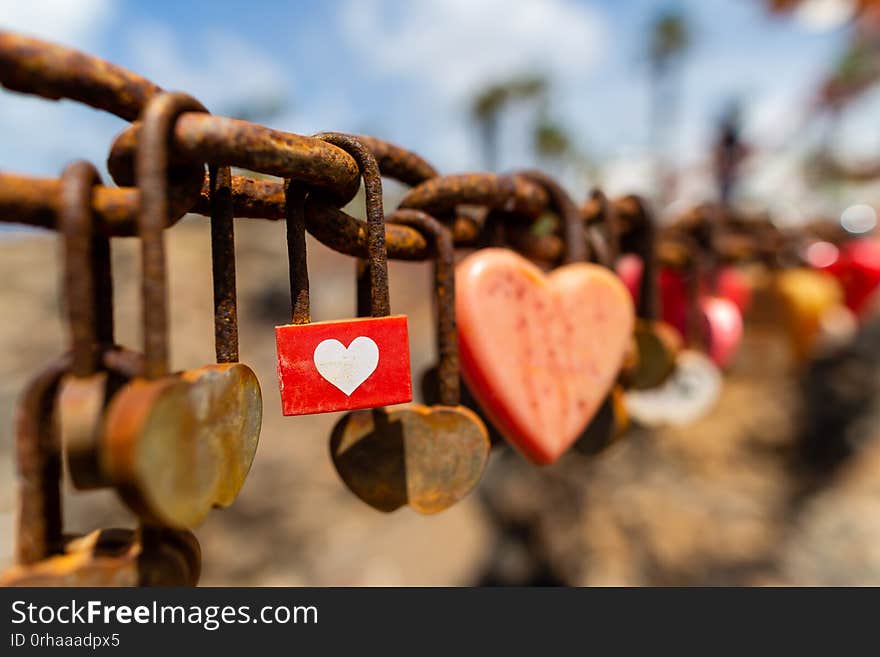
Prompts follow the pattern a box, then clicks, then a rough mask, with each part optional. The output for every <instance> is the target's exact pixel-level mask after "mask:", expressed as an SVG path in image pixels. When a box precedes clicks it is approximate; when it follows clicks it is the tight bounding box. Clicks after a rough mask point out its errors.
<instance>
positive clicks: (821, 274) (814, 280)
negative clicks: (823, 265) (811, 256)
mask: <svg viewBox="0 0 880 657" xmlns="http://www.w3.org/2000/svg"><path fill="white" fill-rule="evenodd" d="M774 290H775V293H776V296H777V298H778V299H779V300H780V301H781V302H782V303H781V306H782V311H783V317H784V321H785V328H786V333H787V335H788V340H789V343H790V344H791V349H792V353H793V354H794V357H795V360H796V361H797V362H800V363H802V362H804V361H806V360H807V359H808V358H809V357H810V356H812V355H813V354H814V351H815V348H816V346H817V344H819V343H821V342H822V340H823V338H824V336H825V335H826V334H828V333H829V332H833V331H834V330H835V328H836V327H839V326H841V325H844V326H850V327H853V328H854V327H855V326H856V324H857V319H856V318H855V317H854V315H853V313H852V311H851V310H849V308H847V307H846V306H845V305H844V291H843V287H842V286H841V284H840V282H839V281H838V279H836V278H835V277H834V276H832V275H831V274H829V273H827V272H825V271H821V270H816V269H808V268H806V267H796V268H792V269H786V270H784V271H782V272H779V274H777V275H776V279H775V282H774ZM829 329H830V331H829Z"/></svg>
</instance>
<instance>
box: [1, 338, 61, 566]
mask: <svg viewBox="0 0 880 657" xmlns="http://www.w3.org/2000/svg"><path fill="white" fill-rule="evenodd" d="M71 362H72V358H71V355H70V354H64V355H63V356H60V357H59V358H56V359H55V360H54V361H53V362H52V363H50V364H49V366H48V367H46V368H45V369H44V370H43V371H42V372H40V373H39V374H37V375H36V376H35V377H34V378H33V379H31V380H30V382H28V384H27V386H25V389H24V391H23V392H22V394H21V396H20V397H19V400H18V407H17V409H16V425H15V433H16V436H15V441H16V460H17V463H18V505H19V508H18V531H17V532H16V535H17V539H16V548H15V550H16V559H17V561H18V563H20V564H31V563H35V562H37V561H40V560H42V559H45V558H46V557H48V556H50V555H52V554H53V553H55V552H57V551H58V550H59V548H60V546H61V538H62V531H61V528H62V524H61V523H62V516H61V472H62V466H61V445H60V442H59V441H58V440H57V438H56V436H55V427H54V422H53V407H54V405H55V399H56V397H57V395H58V389H59V387H60V385H61V379H62V378H63V377H64V375H65V374H66V373H67V372H68V371H69V369H70V366H71Z"/></svg>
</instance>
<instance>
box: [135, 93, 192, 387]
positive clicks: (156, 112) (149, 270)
mask: <svg viewBox="0 0 880 657" xmlns="http://www.w3.org/2000/svg"><path fill="white" fill-rule="evenodd" d="M184 112H207V110H206V109H205V108H204V106H203V105H202V104H201V103H200V102H199V101H197V100H196V99H195V98H193V97H191V96H188V95H186V94H181V93H162V94H159V95H157V96H155V97H154V98H153V99H152V100H150V102H149V103H148V104H147V106H146V107H145V108H144V111H143V115H142V122H143V125H142V128H141V139H140V141H139V142H138V145H137V152H136V156H135V179H136V181H137V187H138V189H139V190H140V195H141V199H140V210H139V212H138V215H137V220H138V221H137V224H138V235H139V236H140V238H141V295H142V307H141V313H142V320H143V332H144V357H145V364H144V376H146V377H147V378H148V379H156V378H159V377H162V376H165V375H166V374H168V371H169V355H168V290H167V286H168V280H167V279H168V274H167V269H166V262H165V238H164V229H165V227H166V225H167V224H168V223H169V219H170V215H169V206H168V161H169V141H170V138H171V131H172V130H173V128H174V123H175V121H176V120H177V117H179V116H180V115H181V114H183V113H184Z"/></svg>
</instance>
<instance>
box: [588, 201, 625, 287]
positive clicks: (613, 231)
mask: <svg viewBox="0 0 880 657" xmlns="http://www.w3.org/2000/svg"><path fill="white" fill-rule="evenodd" d="M581 214H582V218H583V220H584V221H585V222H586V226H585V231H586V233H587V241H588V242H589V243H590V245H591V246H592V250H593V254H594V256H595V257H596V260H597V261H598V262H599V264H601V265H602V266H604V267H607V268H608V269H611V270H614V264H615V263H616V262H617V258H618V257H619V256H620V221H619V218H618V216H617V212H616V211H615V209H614V206H613V205H612V204H611V203H609V201H608V197H607V196H605V192H603V191H602V190H601V189H599V188H598V187H594V188H593V190H592V191H591V192H590V198H589V200H588V201H587V202H586V203H585V204H584V207H583V209H582V211H581ZM600 225H604V226H605V235H603V234H602V233H601V232H600V230H599V226H600Z"/></svg>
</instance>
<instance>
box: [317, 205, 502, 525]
mask: <svg viewBox="0 0 880 657" xmlns="http://www.w3.org/2000/svg"><path fill="white" fill-rule="evenodd" d="M390 221H393V222H395V223H401V224H406V225H409V226H412V227H414V228H416V229H418V230H419V231H420V232H421V233H422V234H423V235H425V237H426V238H427V239H428V241H429V242H430V243H431V244H432V245H433V249H434V253H435V258H436V260H435V267H434V273H435V281H434V296H435V299H436V301H437V351H438V357H439V364H438V367H437V369H436V372H437V377H438V384H439V385H438V388H439V390H438V392H439V400H438V401H439V403H438V404H436V405H431V406H424V405H422V404H408V405H406V406H400V407H397V408H389V409H385V408H377V409H373V410H372V411H355V412H352V413H349V414H347V415H346V416H344V417H343V418H342V419H341V420H340V421H339V422H338V423H337V424H336V426H335V427H334V429H333V434H332V436H331V440H330V455H331V457H332V459H333V464H334V465H335V466H336V470H337V472H338V473H339V475H340V477H341V478H342V480H343V481H344V482H345V484H346V485H347V486H348V487H349V488H350V489H351V490H352V492H354V493H355V494H356V495H357V496H358V497H359V498H361V499H362V500H363V501H364V502H366V503H367V504H369V505H370V506H372V507H374V508H376V509H379V510H381V511H393V510H395V509H397V508H399V507H400V506H402V505H404V504H408V505H409V506H410V507H411V508H413V509H415V510H416V511H418V512H420V513H426V514H431V513H437V512H439V511H443V510H444V509H446V508H448V507H450V506H451V505H453V504H455V503H456V502H458V501H459V500H460V499H462V498H463V497H465V496H466V495H467V494H468V493H469V492H470V491H471V490H472V489H473V488H474V486H475V485H476V484H477V482H478V481H479V479H480V476H481V475H482V473H483V469H484V468H485V466H486V461H487V459H488V455H489V447H490V445H489V439H488V435H487V431H486V427H485V425H484V424H483V422H482V420H480V418H479V417H478V416H477V414H476V413H474V412H473V411H472V410H470V409H469V408H465V407H464V406H461V405H460V379H459V364H458V337H457V333H456V323H455V264H454V258H455V254H454V250H453V244H452V235H451V233H450V231H449V229H448V228H446V227H445V226H443V225H442V224H440V223H439V222H438V221H437V220H435V219H434V218H432V217H431V216H429V215H427V214H425V213H423V212H421V211H419V210H398V211H397V212H395V213H394V214H393V215H391V217H390ZM360 273H361V274H362V275H361V276H359V277H358V285H359V292H360V293H359V294H358V298H359V299H360V300H361V303H360V306H361V307H360V308H359V313H360V312H365V311H366V310H367V308H366V307H365V306H368V305H369V304H366V303H364V301H365V300H364V296H365V295H364V294H363V291H364V288H368V287H369V283H368V277H367V276H365V275H364V274H366V272H365V271H361V272H360Z"/></svg>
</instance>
